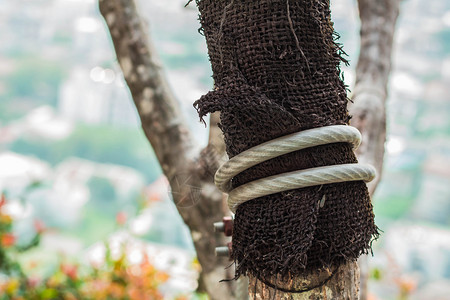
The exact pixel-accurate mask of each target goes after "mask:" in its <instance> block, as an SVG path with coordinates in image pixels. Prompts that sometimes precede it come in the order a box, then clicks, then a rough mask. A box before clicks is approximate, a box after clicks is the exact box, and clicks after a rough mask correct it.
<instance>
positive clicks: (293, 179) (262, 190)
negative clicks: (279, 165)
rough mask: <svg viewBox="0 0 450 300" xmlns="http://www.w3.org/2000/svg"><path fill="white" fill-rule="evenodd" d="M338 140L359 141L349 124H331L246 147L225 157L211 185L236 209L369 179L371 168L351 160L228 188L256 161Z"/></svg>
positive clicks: (354, 145) (357, 135)
mask: <svg viewBox="0 0 450 300" xmlns="http://www.w3.org/2000/svg"><path fill="white" fill-rule="evenodd" d="M342 142H347V143H351V144H352V145H353V147H354V148H357V147H358V146H359V145H360V143H361V134H360V133H359V131H358V129H356V128H354V127H351V126H346V125H332V126H325V127H319V128H314V129H308V130H304V131H301V132H297V133H293V134H290V135H286V136H283V137H280V138H277V139H274V140H271V141H268V142H265V143H263V144H260V145H257V146H255V147H253V148H250V149H248V150H246V151H244V152H241V153H240V154H238V155H236V156H234V157H233V158H231V159H230V160H228V161H227V162H226V163H224V164H223V165H222V166H221V167H220V168H219V169H218V170H217V172H216V175H215V177H214V180H215V184H216V185H217V187H218V188H219V189H220V190H221V191H222V192H225V193H228V207H229V208H230V210H231V211H232V212H236V209H237V207H238V206H239V205H240V204H242V203H244V202H246V201H249V200H252V199H255V198H258V197H262V196H266V195H271V194H275V193H279V192H283V191H288V190H293V189H298V188H304V187H309V186H315V185H323V184H330V183H338V182H345V181H359V180H364V181H366V182H369V181H371V180H372V179H373V178H374V177H375V168H373V167H372V166H370V165H365V164H358V163H355V164H341V165H332V166H325V167H317V168H310V169H305V170H299V171H294V172H288V173H282V174H278V175H274V176H270V177H266V178H262V179H258V180H255V181H252V182H249V183H246V184H244V185H241V186H239V187H237V188H235V189H232V188H231V180H232V178H233V177H234V176H236V175H238V174H239V173H241V172H242V171H245V170H247V169H248V168H251V167H253V166H255V165H257V164H259V163H262V162H264V161H267V160H269V159H272V158H275V157H278V156H281V155H284V154H287V153H290V152H293V151H297V150H302V149H305V148H310V147H315V146H320V145H326V144H332V143H342Z"/></svg>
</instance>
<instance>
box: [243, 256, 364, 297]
mask: <svg viewBox="0 0 450 300" xmlns="http://www.w3.org/2000/svg"><path fill="white" fill-rule="evenodd" d="M330 276H331V278H330V280H328V281H327V282H326V284H322V283H323V282H324V281H325V280H326V279H327V278H329V277H330ZM271 283H276V285H277V286H278V288H277V289H274V288H272V287H269V286H267V285H265V284H264V283H263V282H261V281H258V280H257V279H256V278H255V277H250V284H249V289H248V291H249V295H250V299H254V300H262V299H283V300H303V299H304V300H306V299H308V300H312V299H314V300H326V299H340V300H353V299H358V294H359V285H358V283H359V270H358V265H357V264H356V262H351V261H350V262H348V263H346V264H344V265H341V266H339V268H338V270H336V271H334V274H332V273H331V271H330V270H319V271H317V272H314V273H311V274H305V275H304V276H302V277H298V278H296V279H295V280H292V281H290V282H282V281H280V280H276V279H275V280H271ZM311 286H319V287H317V288H314V289H312V290H309V291H305V292H301V293H292V292H284V291H281V290H280V288H282V289H285V290H289V291H292V290H303V289H307V288H309V287H311Z"/></svg>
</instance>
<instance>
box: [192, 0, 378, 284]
mask: <svg viewBox="0 0 450 300" xmlns="http://www.w3.org/2000/svg"><path fill="white" fill-rule="evenodd" d="M197 5H198V7H199V10H200V22H201V26H202V28H201V30H202V31H203V33H204V35H205V37H206V41H207V44H208V51H209V56H210V61H211V65H212V70H213V78H214V81H215V90H214V91H212V92H209V93H208V94H206V95H205V96H203V97H201V99H200V100H198V101H196V102H195V106H196V108H197V110H198V112H199V115H200V117H203V116H205V115H206V114H207V113H210V112H214V111H220V112H221V125H220V126H221V129H222V131H223V133H224V136H225V143H226V149H227V153H228V155H229V157H233V156H235V155H236V154H238V153H240V152H242V151H244V150H246V149H248V148H250V147H253V146H255V145H258V144H260V143H262V142H265V141H268V140H271V139H274V138H277V137H280V136H283V135H287V134H290V133H293V132H298V131H301V130H305V129H309V128H314V127H320V126H326V125H337V124H347V123H348V121H349V115H348V112H347V107H346V106H347V101H348V99H347V96H346V87H345V85H344V83H343V81H342V80H341V79H340V69H339V63H340V61H345V60H344V59H343V58H342V50H341V49H340V46H339V44H337V43H336V42H335V33H334V30H333V23H332V22H331V20H330V9H329V2H328V1H327V0H315V1H314V0H303V1H298V0H297V1H295V0H288V1H287V0H258V1H256V0H197ZM354 162H356V157H355V155H354V153H353V152H352V149H351V146H350V145H349V144H345V143H336V144H331V145H325V146H319V147H314V148H310V149H306V150H302V151H297V152H294V153H290V154H287V155H284V156H282V157H279V158H275V159H272V160H270V161H267V162H265V163H261V164H259V165H257V166H255V167H253V168H251V169H249V170H247V171H245V172H242V173H241V174H239V175H238V176H236V177H235V178H234V179H233V181H232V184H233V187H237V186H239V185H242V184H244V183H247V182H249V181H252V180H255V179H259V178H263V177H267V176H270V175H274V174H278V173H283V172H288V171H294V170H300V169H306V168H312V167H319V166H326V165H334V164H342V163H354ZM324 196H325V205H324V206H323V207H320V206H319V202H320V200H321V199H322V198H323V197H324ZM377 235H378V232H377V227H376V226H375V224H374V215H373V212H372V205H371V203H370V199H369V195H368V191H367V188H366V185H365V183H364V182H361V181H359V182H348V183H342V184H330V185H323V186H314V187H309V188H304V189H298V190H292V191H287V192H283V193H279V194H275V195H270V196H266V197H261V198H258V199H255V200H252V201H249V202H247V203H244V204H243V205H241V206H240V207H239V208H238V209H237V212H236V219H235V225H234V233H233V250H232V257H233V258H234V260H235V262H236V263H237V268H236V275H237V276H239V275H241V274H246V272H251V273H252V274H253V275H255V276H258V277H266V276H270V275H274V274H280V275H283V276H295V275H298V274H302V273H303V272H305V270H310V269H316V268H320V267H327V266H331V265H335V264H340V263H342V262H344V261H345V260H349V259H355V258H357V257H358V256H359V255H361V254H362V253H366V252H367V251H368V250H369V249H370V244H371V240H372V238H373V237H374V236H377Z"/></svg>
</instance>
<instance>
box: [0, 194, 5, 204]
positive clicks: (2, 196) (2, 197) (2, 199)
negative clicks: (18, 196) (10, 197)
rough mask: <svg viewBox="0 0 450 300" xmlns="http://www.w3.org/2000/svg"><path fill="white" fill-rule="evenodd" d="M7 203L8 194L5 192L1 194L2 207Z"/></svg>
mask: <svg viewBox="0 0 450 300" xmlns="http://www.w3.org/2000/svg"><path fill="white" fill-rule="evenodd" d="M5 204H6V196H5V194H3V193H2V195H1V196H0V208H2V206H3V205H5Z"/></svg>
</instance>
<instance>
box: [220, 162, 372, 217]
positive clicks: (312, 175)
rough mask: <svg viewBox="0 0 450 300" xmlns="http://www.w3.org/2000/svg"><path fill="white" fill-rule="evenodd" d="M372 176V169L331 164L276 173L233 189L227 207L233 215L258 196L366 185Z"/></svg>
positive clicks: (359, 165) (353, 165) (363, 166)
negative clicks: (319, 187) (353, 183)
mask: <svg viewBox="0 0 450 300" xmlns="http://www.w3.org/2000/svg"><path fill="white" fill-rule="evenodd" d="M374 177H375V168H374V167H372V166H370V165H363V164H343V165H333V166H326V167H317V168H311V169H306V170H299V171H294V172H288V173H283V174H278V175H274V176H270V177H266V178H263V179H258V180H255V181H252V182H249V183H247V184H244V185H241V186H239V187H237V188H235V189H234V190H232V191H231V192H230V193H229V194H228V207H229V208H230V210H231V211H232V212H234V213H235V212H236V209H237V207H238V206H239V205H240V204H242V203H244V202H246V201H249V200H252V199H255V198H259V197H262V196H266V195H271V194H276V193H280V192H284V191H288V190H293V189H300V188H304V187H308V186H315V185H322V184H330V183H339V182H345V181H357V180H364V181H366V182H368V181H371V180H372V179H373V178H374Z"/></svg>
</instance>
